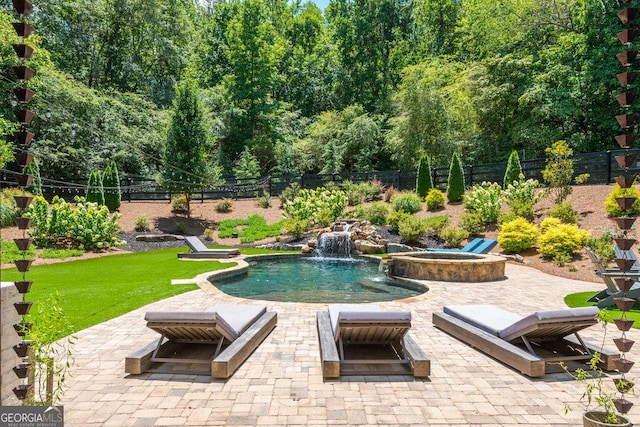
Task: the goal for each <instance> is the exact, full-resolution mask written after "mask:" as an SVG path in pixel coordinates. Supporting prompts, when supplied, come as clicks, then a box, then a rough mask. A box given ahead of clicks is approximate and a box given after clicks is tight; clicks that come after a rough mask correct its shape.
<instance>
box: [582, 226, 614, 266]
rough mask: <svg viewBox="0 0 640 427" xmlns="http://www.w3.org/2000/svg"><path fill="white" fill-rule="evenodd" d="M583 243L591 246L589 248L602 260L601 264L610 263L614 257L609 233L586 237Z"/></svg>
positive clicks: (611, 238) (611, 237)
mask: <svg viewBox="0 0 640 427" xmlns="http://www.w3.org/2000/svg"><path fill="white" fill-rule="evenodd" d="M584 245H585V246H586V247H588V248H591V250H592V251H593V252H594V253H595V254H596V255H598V257H599V258H600V259H601V260H602V264H603V265H605V266H607V265H609V264H610V263H612V262H613V260H614V259H615V257H616V255H615V251H614V249H613V236H612V234H611V233H603V234H602V236H600V237H598V238H597V239H594V238H591V239H587V241H586V242H585V244H584Z"/></svg>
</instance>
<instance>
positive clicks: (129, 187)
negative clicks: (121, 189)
mask: <svg viewBox="0 0 640 427" xmlns="http://www.w3.org/2000/svg"><path fill="white" fill-rule="evenodd" d="M131 187H133V179H132V178H127V196H128V197H127V199H128V200H129V203H131V193H132V191H133V190H132V188H131Z"/></svg>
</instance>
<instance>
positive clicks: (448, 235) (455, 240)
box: [440, 227, 469, 248]
mask: <svg viewBox="0 0 640 427" xmlns="http://www.w3.org/2000/svg"><path fill="white" fill-rule="evenodd" d="M440 235H441V237H442V238H443V239H444V242H445V244H446V245H447V247H449V248H459V247H460V243H462V241H463V240H464V239H467V238H468V237H469V232H468V231H467V230H463V229H461V228H458V227H447V228H445V229H444V230H442V233H441V234H440Z"/></svg>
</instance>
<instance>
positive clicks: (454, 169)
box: [447, 152, 464, 202]
mask: <svg viewBox="0 0 640 427" xmlns="http://www.w3.org/2000/svg"><path fill="white" fill-rule="evenodd" d="M463 194H464V171H463V170H462V163H460V157H458V153H456V152H454V153H453V156H451V165H450V166H449V180H448V183H447V200H449V202H460V201H462V195H463Z"/></svg>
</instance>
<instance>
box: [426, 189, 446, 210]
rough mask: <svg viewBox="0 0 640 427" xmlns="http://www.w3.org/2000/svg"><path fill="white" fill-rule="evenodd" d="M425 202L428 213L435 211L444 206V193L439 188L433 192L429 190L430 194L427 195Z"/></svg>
mask: <svg viewBox="0 0 640 427" xmlns="http://www.w3.org/2000/svg"><path fill="white" fill-rule="evenodd" d="M424 201H425V202H426V204H427V210H428V211H435V210H437V209H440V208H442V207H443V206H444V202H445V198H444V193H443V192H442V191H440V190H438V189H437V188H432V189H431V190H429V193H428V194H427V197H425V199H424Z"/></svg>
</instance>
